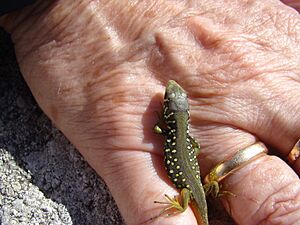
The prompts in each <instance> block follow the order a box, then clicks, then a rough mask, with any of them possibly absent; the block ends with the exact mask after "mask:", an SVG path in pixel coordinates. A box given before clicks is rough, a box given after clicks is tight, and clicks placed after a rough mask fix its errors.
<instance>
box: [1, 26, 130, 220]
mask: <svg viewBox="0 0 300 225" xmlns="http://www.w3.org/2000/svg"><path fill="white" fill-rule="evenodd" d="M95 187H97V188H95ZM0 224H2V225H13V224H17V225H28V224H30V225H33V224H36V225H41V224H47V225H52V224H53V225H57V224H79V225H84V224H87V225H89V224H93V225H102V224H103V225H117V224H118V225H119V224H124V223H123V221H122V218H121V216H120V214H119V212H118V209H117V207H116V205H115V202H114V200H113V198H112V196H111V195H110V193H109V191H108V189H107V187H106V185H105V183H104V182H103V181H102V180H101V178H99V177H98V176H97V174H96V173H95V172H94V170H93V169H92V168H91V167H89V165H88V164H87V163H86V162H85V161H84V159H83V158H82V157H81V155H80V154H79V153H78V152H77V151H76V150H75V149H74V147H73V146H72V145H71V144H70V143H69V142H68V140H67V139H66V138H65V137H64V136H63V135H62V134H61V133H60V132H59V131H58V130H57V129H56V128H55V127H54V126H52V124H51V121H49V119H48V118H47V117H46V116H45V115H44V114H43V113H42V111H41V110H40V109H39V107H38V106H37V104H36V102H35V101H34V99H33V97H32V95H31V93H30V90H29V88H28V87H27V86H26V83H25V82H24V80H23V78H22V76H21V74H20V72H19V69H18V65H17V62H16V59H15V56H14V51H13V46H12V44H11V41H10V39H9V36H8V35H7V34H6V33H5V32H4V31H3V30H0Z"/></svg>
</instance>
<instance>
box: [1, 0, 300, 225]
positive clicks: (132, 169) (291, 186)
mask: <svg viewBox="0 0 300 225" xmlns="http://www.w3.org/2000/svg"><path fill="white" fill-rule="evenodd" d="M286 3H287V4H290V5H291V6H293V7H295V8H296V9H297V7H298V8H299V4H297V2H296V1H286ZM0 25H1V26H3V27H4V28H5V29H6V30H7V31H8V32H10V33H11V37H12V40H13V42H14V45H15V51H16V56H17V59H18V62H19V65H20V69H21V72H22V74H23V75H24V78H25V80H26V82H27V83H28V86H29V87H30V89H31V91H32V93H33V95H34V97H35V99H36V100H37V102H38V104H39V105H40V107H41V108H42V109H43V111H44V112H45V113H46V114H47V115H48V116H49V118H50V119H51V120H52V121H53V123H54V124H55V125H56V126H57V127H58V128H59V129H60V130H61V131H62V132H63V133H64V134H65V135H66V137H67V138H68V139H69V140H70V141H71V142H72V143H73V144H74V145H75V146H76V148H77V149H78V150H79V151H80V152H81V154H82V155H83V156H84V157H85V158H86V160H87V161H88V162H89V164H90V165H91V166H92V167H93V168H94V169H95V170H96V171H97V172H98V174H99V175H100V176H101V177H103V179H104V180H105V182H106V183H107V185H108V187H109V189H110V191H111V192H112V194H113V196H114V198H115V200H116V202H117V204H118V207H119V209H120V211H121V213H122V215H123V217H124V219H125V221H126V223H127V224H129V225H132V224H134V225H135V224H141V223H142V222H144V221H146V220H147V219H149V218H151V217H153V216H155V215H157V213H158V212H159V211H160V210H161V208H159V207H157V206H156V205H154V204H153V201H154V200H159V199H162V196H163V194H165V193H167V194H168V195H170V196H172V195H175V194H176V193H178V192H177V191H176V189H174V187H173V186H172V184H171V183H170V182H169V181H168V179H167V177H166V174H165V171H164V168H163V162H162V153H163V151H162V149H163V140H162V138H159V137H157V136H156V135H155V134H153V133H152V128H153V126H154V125H155V123H156V122H157V115H156V112H160V111H161V104H160V102H162V99H163V96H162V95H163V92H164V88H165V84H166V82H167V81H168V80H170V79H173V80H176V81H177V82H178V83H179V84H180V85H181V86H182V87H183V88H184V89H185V90H186V92H187V93H188V95H189V99H190V102H189V103H190V105H191V106H190V112H191V133H192V134H193V136H194V137H195V138H196V139H197V140H199V141H200V143H201V150H202V152H201V154H200V156H199V162H200V165H201V172H202V174H203V175H205V174H207V173H208V172H209V169H211V168H212V166H214V165H216V164H217V163H218V162H220V161H222V160H224V158H226V157H228V156H231V155H232V154H233V153H234V152H236V151H238V150H240V149H242V148H245V147H247V146H249V145H251V144H253V143H254V142H255V141H256V139H259V140H261V141H262V142H264V143H265V144H267V145H268V146H271V147H272V148H273V149H274V150H275V151H276V152H277V153H278V154H279V155H280V156H282V158H284V157H285V156H286V155H287V154H288V152H289V151H290V150H291V149H292V147H293V145H294V144H295V142H296V141H297V140H298V138H300V118H299V117H300V114H299V111H300V92H299V89H300V83H299V81H300V74H299V71H300V60H299V55H300V45H299V43H300V16H299V14H298V12H297V11H296V10H295V9H292V8H291V7H288V6H286V5H284V4H283V3H282V2H280V1H277V0H269V1H263V0H236V1H227V0H220V1H212V0H202V1H192V0H191V1H168V0H154V1H146V0H144V1H142V0H141V1H116V0H110V1H102V0H98V1H96V0H78V1H72V0H64V1H59V0H58V1H49V0H48V1H47V0H44V1H38V2H37V3H36V4H34V5H33V6H30V7H27V8H25V9H23V10H22V11H20V12H14V13H11V14H8V15H6V16H4V17H2V18H1V19H0ZM299 173H300V163H296V164H295V166H294V167H293V168H291V167H290V166H288V165H287V164H286V163H285V162H284V161H283V160H282V159H280V158H278V157H275V156H264V157H261V158H259V159H257V160H255V161H253V162H251V163H250V164H248V165H247V166H245V167H243V168H242V169H240V170H238V171H237V172H235V173H234V174H233V175H231V176H229V177H228V178H226V179H225V180H224V185H226V190H228V191H230V192H232V193H234V194H235V195H236V196H237V197H235V198H224V203H226V204H225V207H226V209H227V210H228V211H230V213H231V215H232V217H233V219H234V220H235V221H236V222H237V223H238V224H247V225H252V224H297V221H300V182H299V178H298V175H299ZM297 174H298V175H297ZM275 178H276V179H275ZM148 224H171V225H172V224H187V225H189V224H196V220H195V218H194V215H193V213H192V211H191V210H188V211H187V212H185V213H184V214H182V215H178V216H173V217H169V218H164V217H162V218H159V219H158V220H154V221H151V222H150V223H148Z"/></svg>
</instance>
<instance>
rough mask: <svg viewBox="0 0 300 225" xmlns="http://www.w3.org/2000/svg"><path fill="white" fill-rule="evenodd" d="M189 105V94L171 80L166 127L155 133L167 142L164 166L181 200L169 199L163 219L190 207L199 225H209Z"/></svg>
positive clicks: (165, 113)
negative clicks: (174, 211)
mask: <svg viewBox="0 0 300 225" xmlns="http://www.w3.org/2000/svg"><path fill="white" fill-rule="evenodd" d="M189 118H190V114H189V104H188V99H187V95H186V93H185V91H184V90H183V88H182V87H180V86H179V84H177V83H176V82H175V81H173V80H170V81H169V82H168V84H167V87H166V92H165V97H164V107H163V122H164V123H165V124H164V126H163V127H160V126H158V125H156V126H155V127H154V131H155V133H158V134H162V135H164V136H165V138H166V142H165V148H164V163H165V168H166V170H167V173H168V176H169V178H170V179H171V181H172V182H173V183H174V185H175V186H176V188H178V189H180V190H181V193H180V199H179V198H178V197H174V198H173V199H172V198H170V197H169V196H168V195H165V197H166V199H167V202H158V201H155V203H160V204H167V205H168V207H166V208H165V209H164V210H163V211H162V212H161V213H160V214H159V215H161V214H163V213H164V212H166V211H168V210H169V209H175V210H178V211H179V212H184V211H185V210H186V209H187V207H188V204H189V203H190V204H191V206H192V209H193V211H194V213H195V216H196V219H197V222H198V224H199V225H207V224H208V218H207V204H206V199H205V192H204V190H203V187H202V184H201V177H200V168H199V165H198V161H197V155H198V154H199V152H200V146H199V144H198V143H197V141H196V140H195V139H194V138H192V137H191V136H190V135H189V124H188V123H189Z"/></svg>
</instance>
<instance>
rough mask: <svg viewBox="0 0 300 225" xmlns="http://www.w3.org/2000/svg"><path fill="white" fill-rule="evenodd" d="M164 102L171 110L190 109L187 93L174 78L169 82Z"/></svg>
mask: <svg viewBox="0 0 300 225" xmlns="http://www.w3.org/2000/svg"><path fill="white" fill-rule="evenodd" d="M164 102H165V105H166V106H167V107H168V109H169V111H171V112H182V111H188V110H189V105H188V100H187V94H186V92H185V91H184V90H183V88H182V87H181V86H180V85H179V84H178V83H176V81H174V80H169V81H168V83H167V87H166V93H165V99H164Z"/></svg>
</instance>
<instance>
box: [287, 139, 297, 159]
mask: <svg viewBox="0 0 300 225" xmlns="http://www.w3.org/2000/svg"><path fill="white" fill-rule="evenodd" d="M299 157H300V139H299V140H298V141H297V143H296V144H295V145H294V147H293V149H292V150H291V151H290V153H289V154H288V156H287V160H288V162H289V163H294V162H295V161H296V160H297V159H298V158H299Z"/></svg>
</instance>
